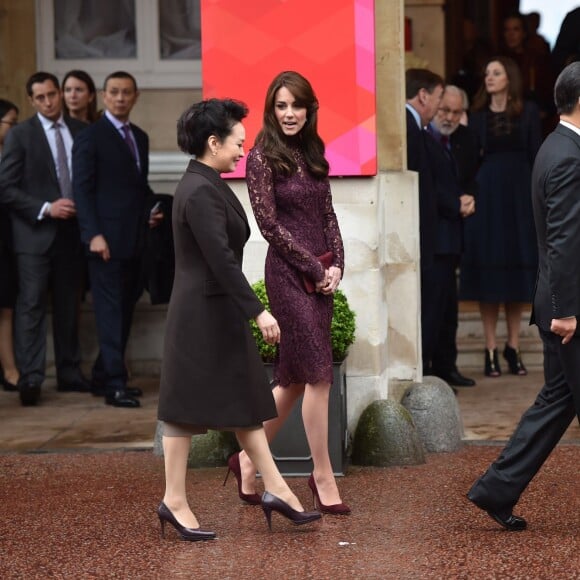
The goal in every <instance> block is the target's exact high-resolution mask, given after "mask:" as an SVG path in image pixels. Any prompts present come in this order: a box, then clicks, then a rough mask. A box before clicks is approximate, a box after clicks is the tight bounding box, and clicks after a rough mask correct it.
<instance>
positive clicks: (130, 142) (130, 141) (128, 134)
mask: <svg viewBox="0 0 580 580" xmlns="http://www.w3.org/2000/svg"><path fill="white" fill-rule="evenodd" d="M123 135H124V136H125V142H126V143H127V147H129V151H131V155H133V159H135V161H138V157H137V149H136V148H135V143H133V139H131V129H130V128H129V125H123Z"/></svg>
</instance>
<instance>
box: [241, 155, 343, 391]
mask: <svg viewBox="0 0 580 580" xmlns="http://www.w3.org/2000/svg"><path fill="white" fill-rule="evenodd" d="M294 155H295V159H296V162H297V164H298V171H297V173H296V174H294V175H293V176H291V177H288V178H285V177H277V176H274V174H273V172H272V170H271V168H270V167H269V165H268V163H267V161H266V158H265V157H264V155H263V152H262V150H261V149H260V147H259V146H256V147H254V148H253V149H252V150H251V151H250V153H249V155H248V159H247V164H246V178H247V181H248V190H249V194H250V202H251V204H252V209H253V210H254V215H255V217H256V221H257V223H258V226H259V228H260V231H261V232H262V235H263V236H264V238H265V239H266V241H267V242H268V254H267V256H266V268H265V270H266V273H265V281H266V289H267V292H268V299H269V301H270V308H271V311H272V314H273V315H274V316H275V317H276V319H277V320H278V323H279V324H280V329H281V340H280V345H279V348H278V357H277V360H276V363H275V365H274V379H275V381H276V382H277V384H279V385H281V386H288V385H290V384H291V383H310V384H314V383H318V382H327V383H331V382H332V348H331V343H330V325H331V322H332V306H333V297H332V296H325V295H323V294H320V293H317V292H314V293H312V294H308V293H307V292H306V291H305V289H304V285H303V282H302V274H306V275H307V276H309V277H310V278H311V279H312V280H314V281H319V280H322V279H323V277H324V268H323V266H322V264H321V263H320V262H319V261H318V260H317V259H316V256H320V255H322V254H324V253H325V252H327V251H329V250H330V251H332V252H333V254H334V261H333V265H334V266H336V267H338V268H340V269H341V270H342V271H344V248H343V244H342V238H341V235H340V229H339V227H338V222H337V220H336V214H335V213H334V208H333V206H332V195H331V192H330V183H329V181H328V179H323V180H320V179H315V178H314V177H313V176H312V175H311V174H310V173H309V172H308V169H307V166H306V163H305V161H304V158H303V156H302V153H301V151H300V150H299V149H298V148H296V149H294Z"/></svg>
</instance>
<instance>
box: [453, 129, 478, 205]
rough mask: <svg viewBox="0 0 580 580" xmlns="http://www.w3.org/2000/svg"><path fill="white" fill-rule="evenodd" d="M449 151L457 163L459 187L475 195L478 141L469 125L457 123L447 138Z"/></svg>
mask: <svg viewBox="0 0 580 580" xmlns="http://www.w3.org/2000/svg"><path fill="white" fill-rule="evenodd" d="M449 143H450V144H451V153H452V154H453V157H454V159H455V161H456V164H457V173H458V178H459V187H461V191H462V192H463V193H467V194H469V195H473V197H477V192H478V184H477V180H476V179H475V178H476V176H477V170H478V168H479V141H478V138H477V134H476V133H475V131H473V130H472V129H471V128H470V127H465V126H463V125H459V126H458V127H457V129H455V131H453V133H452V134H451V137H450V138H449Z"/></svg>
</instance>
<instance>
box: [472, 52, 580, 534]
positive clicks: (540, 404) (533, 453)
mask: <svg viewBox="0 0 580 580" xmlns="http://www.w3.org/2000/svg"><path fill="white" fill-rule="evenodd" d="M554 97H555V101H556V106H557V108H558V113H559V114H560V123H559V125H558V126H557V127H556V129H555V130H554V131H553V132H552V133H551V134H550V135H549V136H548V137H547V138H546V140H545V141H544V143H543V145H542V147H541V148H540V150H539V152H538V155H537V156H536V161H535V163H534V170H533V173H532V201H533V206H534V218H535V223H536V232H537V238H538V254H539V267H538V277H537V282H536V291H535V293H534V301H533V310H532V320H531V323H532V324H534V323H535V324H537V325H538V328H539V331H540V336H541V338H542V342H543V343H544V377H545V381H546V382H545V384H544V386H543V387H542V390H541V391H540V393H539V395H538V396H537V398H536V400H535V402H534V404H533V405H532V406H531V407H530V408H529V409H528V410H527V411H526V412H525V413H524V415H523V416H522V418H521V420H520V423H519V425H518V427H517V428H516V431H515V433H514V434H513V435H512V437H511V439H510V441H509V442H508V444H507V446H506V447H505V449H504V450H503V451H502V453H501V455H500V456H499V458H498V459H497V460H496V461H495V462H494V463H493V464H492V465H491V466H490V468H489V469H488V470H487V472H486V473H485V474H484V475H483V476H482V477H480V478H479V479H478V480H477V481H476V482H475V484H474V485H473V487H472V488H471V489H470V491H469V493H468V494H467V497H468V498H469V499H470V500H471V501H472V502H473V503H474V504H475V505H476V506H477V507H479V508H481V509H483V510H485V511H486V512H487V513H488V514H489V515H490V516H491V517H492V518H493V519H495V520H496V521H497V522H498V523H499V524H500V525H502V526H503V527H504V528H506V529H508V530H512V531H516V530H523V529H525V528H526V526H527V524H526V520H524V519H523V518H521V517H518V516H514V515H513V513H512V510H513V508H514V506H515V505H516V503H517V502H518V500H519V498H520V495H521V494H522V492H523V491H524V489H525V488H526V487H527V485H528V484H529V483H530V481H531V480H532V478H533V477H534V476H535V474H536V473H537V472H538V471H539V469H540V468H541V467H542V465H543V464H544V462H545V461H546V459H547V458H548V456H549V455H550V453H551V452H552V450H553V449H554V447H555V446H556V445H557V443H558V441H560V439H561V437H562V435H563V434H564V433H565V431H566V429H567V428H568V427H569V425H570V423H571V422H572V420H573V419H574V415H576V416H577V417H578V418H579V419H580V328H579V327H578V317H579V316H580V261H579V260H578V256H579V255H580V196H579V194H580V62H575V63H572V64H570V65H568V66H567V67H566V68H565V69H564V70H563V71H562V72H561V73H560V76H559V77H558V80H557V81H556V86H555V88H554ZM556 523H557V522H556Z"/></svg>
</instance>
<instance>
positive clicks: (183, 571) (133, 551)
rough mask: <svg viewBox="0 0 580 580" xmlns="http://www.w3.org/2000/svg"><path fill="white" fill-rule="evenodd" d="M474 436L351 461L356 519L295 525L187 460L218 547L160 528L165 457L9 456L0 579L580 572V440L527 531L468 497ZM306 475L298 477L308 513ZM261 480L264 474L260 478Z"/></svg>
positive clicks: (539, 490) (559, 453)
mask: <svg viewBox="0 0 580 580" xmlns="http://www.w3.org/2000/svg"><path fill="white" fill-rule="evenodd" d="M500 449H501V448H500V447H499V446H496V445H465V446H464V447H463V448H462V449H461V450H460V451H458V452H456V453H448V454H432V455H428V456H427V462H426V463H425V464H424V465H416V466H401V467H389V468H376V467H351V468H350V469H349V470H348V473H347V475H346V476H345V477H343V478H340V479H339V481H338V485H339V488H340V491H341V494H342V499H343V500H344V501H345V502H347V503H348V504H349V505H350V506H351V508H352V515H350V516H338V517H337V516H329V515H325V516H324V517H323V519H322V521H321V522H319V523H315V524H311V525H308V526H302V527H294V526H292V525H291V524H289V523H288V522H287V521H286V520H284V519H283V518H282V517H281V516H279V515H278V514H273V531H272V532H270V531H268V528H267V525H266V521H265V518H264V515H263V513H262V510H261V509H260V507H252V506H247V505H244V504H242V503H240V501H239V499H238V498H237V495H236V487H235V483H234V482H233V480H230V481H228V484H227V485H226V486H225V487H222V482H223V477H224V475H225V469H224V468H204V469H192V470H190V471H189V472H188V483H187V490H188V493H189V497H190V500H191V503H192V505H193V506H194V509H195V512H196V514H197V516H198V518H199V520H200V523H201V524H202V525H203V526H204V527H206V528H210V529H215V531H216V532H217V534H218V539H217V540H215V541H211V542H197V543H189V542H183V541H181V540H180V539H178V537H177V536H176V534H175V533H173V532H172V530H170V529H167V536H166V539H164V540H163V539H161V538H160V534H159V530H160V528H159V521H158V519H157V516H156V511H155V510H156V507H157V505H158V503H159V500H160V499H161V497H162V494H163V485H164V484H163V461H162V459H161V458H160V457H156V456H154V455H153V454H152V453H151V452H150V451H146V452H144V451H116V452H100V453H72V452H69V453H46V454H3V455H0V501H1V505H2V528H1V531H0V577H1V578H2V579H3V580H13V579H14V580H16V579H26V580H35V579H39V580H40V579H43V580H44V579H46V578H57V579H61V578H62V579H68V578H71V579H72V578H74V579H75V580H76V579H84V578H91V579H93V578H123V579H124V578H137V579H157V578H159V579H161V578H164V579H165V578H208V579H210V580H211V579H236V580H240V579H242V580H243V579H250V578H252V579H255V578H258V579H262V578H265V579H270V578H271V579H274V578H276V579H277V578H289V579H298V578H299V579H301V580H302V579H310V578H312V579H314V578H316V579H320V578H321V579H333V580H335V579H338V580H342V579H345V580H346V579H351V578H365V579H366V578H373V579H374V578H376V579H389V580H390V579H396V580H398V579H421V580H422V579H437V580H441V579H469V580H471V579H498V580H499V579H501V580H503V579H524V578H530V579H544V578H546V579H548V578H549V579H552V580H560V579H562V580H573V579H575V578H576V579H577V578H580V519H579V513H580V493H579V491H580V490H579V481H578V464H579V463H580V446H579V445H573V444H572V445H561V446H559V447H558V448H557V449H556V450H555V452H554V453H553V455H552V457H551V458H550V459H549V460H548V462H547V464H546V465H545V468H544V469H543V470H542V471H541V472H540V473H539V474H538V476H537V478H536V479H535V480H534V481H533V482H532V484H531V485H530V486H529V488H528V489H527V490H526V492H525V493H524V495H523V497H522V499H521V501H520V503H519V505H518V506H517V510H516V513H518V514H521V515H523V516H524V517H526V518H527V520H528V523H529V529H528V530H526V531H524V532H519V533H510V532H506V531H503V530H502V529H501V528H500V527H499V526H498V525H497V524H495V522H493V521H492V520H491V519H490V518H489V517H488V516H487V515H486V514H485V513H483V512H481V511H480V510H477V509H476V508H475V507H473V506H472V505H471V504H470V503H469V502H468V501H467V500H466V499H465V493H466V491H467V490H468V489H469V486H470V485H471V483H472V482H473V480H474V479H475V478H476V477H477V476H478V475H480V474H481V473H482V472H483V471H484V470H485V468H486V467H487V465H488V464H489V463H490V462H491V461H492V460H493V459H494V458H495V457H496V456H497V454H498V453H499V451H500ZM306 482H307V480H306V478H303V477H301V478H292V479H290V480H289V483H290V485H291V487H292V488H293V489H294V491H295V492H296V494H297V495H298V497H299V498H300V500H301V501H302V502H303V504H304V506H305V507H306V508H308V509H311V508H312V498H311V496H310V493H309V491H308V488H307V485H306ZM260 485H261V482H260Z"/></svg>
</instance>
